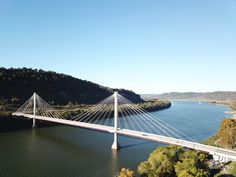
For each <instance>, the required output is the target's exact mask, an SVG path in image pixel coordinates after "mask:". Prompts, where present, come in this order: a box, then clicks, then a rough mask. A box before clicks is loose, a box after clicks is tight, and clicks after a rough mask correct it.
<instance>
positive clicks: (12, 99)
mask: <svg viewBox="0 0 236 177" xmlns="http://www.w3.org/2000/svg"><path fill="white" fill-rule="evenodd" d="M114 90H118V89H111V88H108V87H103V86H101V85H98V84H95V83H92V82H89V81H85V80H81V79H77V78H74V77H72V76H69V75H65V74H58V73H56V72H51V71H44V70H41V69H40V70H37V69H29V68H18V69H15V68H10V69H6V68H0V100H1V101H4V102H5V103H23V102H24V101H26V99H28V98H29V97H30V96H31V95H32V94H33V92H37V93H38V94H39V95H41V96H42V97H43V99H45V100H46V101H48V102H51V103H54V104H59V105H63V104H67V103H68V102H72V103H78V104H81V103H83V104H93V103H97V102H99V101H101V100H102V99H104V98H106V97H107V96H109V95H111V94H112V93H113V92H114ZM118 91H119V93H120V94H121V95H123V96H125V97H126V98H127V99H129V100H131V101H133V102H135V103H140V102H143V100H142V99H141V98H140V96H139V95H137V94H135V93H134V92H132V91H129V90H124V89H119V90H118Z"/></svg>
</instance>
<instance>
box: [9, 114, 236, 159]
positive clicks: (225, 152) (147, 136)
mask: <svg viewBox="0 0 236 177" xmlns="http://www.w3.org/2000/svg"><path fill="white" fill-rule="evenodd" d="M13 115H15V116H22V117H27V118H30V119H38V120H43V121H49V122H54V123H59V124H65V125H70V126H76V127H81V128H86V129H93V130H97V131H103V132H109V133H114V132H115V130H114V127H111V126H104V125H98V124H90V123H84V122H78V121H72V120H66V119H58V118H49V117H44V116H34V115H30V114H22V113H13ZM116 133H117V134H120V135H124V136H131V137H135V138H140V139H144V140H149V141H154V142H159V143H164V144H172V145H179V146H184V147H187V148H190V149H195V150H200V151H203V152H207V153H209V154H211V155H219V156H223V157H226V158H227V159H228V160H232V161H236V151H232V150H229V149H223V148H218V147H214V146H208V145H204V144H200V143H196V142H191V141H186V140H181V139H177V138H171V137H167V136H162V135H156V134H151V133H145V132H140V131H135V130H128V129H118V130H116Z"/></svg>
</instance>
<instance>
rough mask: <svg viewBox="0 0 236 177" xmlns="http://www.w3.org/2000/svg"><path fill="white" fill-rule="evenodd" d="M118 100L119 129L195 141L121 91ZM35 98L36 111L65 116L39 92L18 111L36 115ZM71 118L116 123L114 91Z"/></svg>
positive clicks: (46, 115)
mask: <svg viewBox="0 0 236 177" xmlns="http://www.w3.org/2000/svg"><path fill="white" fill-rule="evenodd" d="M117 100H118V127H119V129H129V130H135V131H140V132H144V133H152V134H157V135H163V136H168V137H173V138H178V139H184V140H190V141H194V140H193V139H191V138H190V137H188V136H186V135H185V134H183V133H181V132H180V131H178V130H177V129H175V128H174V127H173V126H171V125H169V124H167V123H165V122H164V121H162V120H161V119H159V118H158V117H156V116H155V115H153V114H151V113H149V112H147V111H145V110H144V109H142V108H140V106H138V105H137V104H133V103H132V102H131V101H130V100H128V99H126V98H125V97H123V96H122V95H120V94H118V95H117ZM34 102H35V103H36V111H35V115H37V116H44V117H50V118H59V119H64V118H63V116H61V115H60V114H59V113H58V112H57V111H55V110H54V109H53V108H52V107H51V106H50V105H49V104H48V103H47V102H45V101H44V100H43V99H42V98H41V97H40V96H38V95H37V94H34V95H33V96H32V97H30V98H29V99H28V100H27V101H26V102H25V104H24V105H23V106H22V107H21V108H19V109H18V110H17V112H16V113H21V114H30V115H33V114H34V111H33V110H34ZM70 121H78V122H84V123H89V124H98V125H104V126H110V127H114V95H111V96H109V97H107V98H105V99H104V100H102V101H101V102H99V103H98V104H96V105H94V106H91V107H89V108H88V109H87V110H85V111H84V112H82V113H80V114H78V115H77V116H75V117H72V118H70Z"/></svg>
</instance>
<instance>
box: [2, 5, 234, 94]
mask: <svg viewBox="0 0 236 177" xmlns="http://www.w3.org/2000/svg"><path fill="white" fill-rule="evenodd" d="M0 66H3V67H32V68H38V69H39V68H42V69H45V70H53V71H56V72H60V73H65V74H69V75H72V76H75V77H78V78H81V79H86V80H90V81H93V82H96V83H99V84H102V85H104V86H109V87H117V88H126V89H131V90H134V91H135V92H137V93H162V92H168V91H215V90H236V69H235V68H236V0H84V1H79V0H37V1H36V0H0Z"/></svg>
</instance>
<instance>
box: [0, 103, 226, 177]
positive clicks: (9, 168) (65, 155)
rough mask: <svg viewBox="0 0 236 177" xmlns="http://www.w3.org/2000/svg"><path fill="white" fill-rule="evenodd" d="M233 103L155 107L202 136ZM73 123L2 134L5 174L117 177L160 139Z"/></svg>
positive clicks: (0, 170)
mask: <svg viewBox="0 0 236 177" xmlns="http://www.w3.org/2000/svg"><path fill="white" fill-rule="evenodd" d="M229 110H230V109H229V108H228V107H225V106H219V105H214V104H210V103H202V104H198V102H184V101H175V102H173V103H172V107H171V108H169V109H166V110H162V111H157V112H153V114H155V115H156V116H158V117H159V118H160V119H162V120H163V121H165V122H166V123H168V124H170V125H172V126H174V127H175V128H177V129H178V130H180V131H182V132H183V133H184V134H186V135H188V136H189V137H191V138H193V139H195V140H196V141H202V140H204V139H206V138H208V137H210V136H212V135H213V134H215V133H216V131H217V130H218V128H219V125H220V123H221V121H222V119H224V118H225V117H227V116H229V115H227V114H225V112H226V111H229ZM112 142H113V135H112V134H108V133H102V132H96V131H91V130H85V129H80V128H76V127H68V126H55V127H47V128H37V129H30V130H23V131H17V132H9V133H1V134H0V177H112V176H113V175H114V174H116V173H117V172H118V171H119V170H120V168H121V167H128V168H131V169H132V170H136V168H137V166H138V164H139V163H140V162H141V161H143V160H145V159H147V158H148V156H149V154H150V153H151V152H152V151H153V150H155V149H156V148H157V147H158V146H160V144H158V143H152V142H147V141H144V140H139V139H134V138H128V137H119V143H120V145H121V146H122V148H121V149H120V150H119V151H118V152H116V151H114V150H111V145H112Z"/></svg>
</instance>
